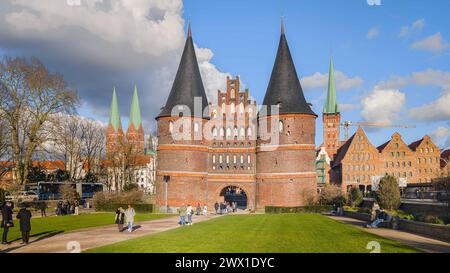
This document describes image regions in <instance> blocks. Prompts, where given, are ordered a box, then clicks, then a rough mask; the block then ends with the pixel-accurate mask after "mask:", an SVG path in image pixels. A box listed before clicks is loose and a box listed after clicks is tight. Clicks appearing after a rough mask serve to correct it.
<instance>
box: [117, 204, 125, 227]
mask: <svg viewBox="0 0 450 273" xmlns="http://www.w3.org/2000/svg"><path fill="white" fill-rule="evenodd" d="M124 223H125V211H124V210H123V208H122V207H120V208H118V209H117V210H116V224H117V227H118V228H119V232H123V224H124Z"/></svg>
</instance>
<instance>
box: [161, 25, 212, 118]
mask: <svg viewBox="0 0 450 273" xmlns="http://www.w3.org/2000/svg"><path fill="white" fill-rule="evenodd" d="M194 98H201V100H202V104H201V108H202V109H194ZM207 106H208V99H207V98H206V93H205V88H204V86H203V81H202V77H201V75H200V70H199V68H198V63H197V57H196V55H195V49H194V42H193V41H192V32H191V28H190V27H189V29H188V37H187V40H186V44H185V46H184V50H183V55H182V56H181V61H180V65H179V66H178V71H177V74H176V76H175V80H174V82H173V85H172V89H171V91H170V94H169V98H168V99H167V102H166V105H165V106H164V108H163V109H162V111H161V113H160V114H159V116H158V117H157V119H158V118H160V117H170V116H172V109H174V108H175V107H177V108H176V109H175V111H176V112H177V113H179V112H180V110H182V111H183V113H184V114H186V113H190V114H191V116H195V117H199V118H202V117H205V116H204V114H203V111H204V109H205V108H206V107H207Z"/></svg>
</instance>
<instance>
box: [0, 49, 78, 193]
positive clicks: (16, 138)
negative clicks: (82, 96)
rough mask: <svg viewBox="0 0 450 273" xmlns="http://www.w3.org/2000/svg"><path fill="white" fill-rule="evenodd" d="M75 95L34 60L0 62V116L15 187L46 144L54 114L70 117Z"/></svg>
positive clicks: (23, 179) (58, 78)
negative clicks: (3, 124)
mask: <svg viewBox="0 0 450 273" xmlns="http://www.w3.org/2000/svg"><path fill="white" fill-rule="evenodd" d="M77 103H78V96H77V94H76V92H75V91H73V90H71V89H69V88H68V86H67V83H66V82H65V81H64V78H63V76H61V75H59V74H52V73H50V72H49V71H48V70H47V68H46V67H45V66H44V65H43V64H42V62H41V61H39V60H38V59H37V58H31V60H27V59H24V58H20V57H16V58H10V57H5V58H4V59H3V60H2V61H1V62H0V112H2V113H3V116H4V120H5V121H6V124H7V130H8V131H9V132H10V134H11V136H10V137H11V148H12V160H13V161H14V163H15V173H16V180H17V183H18V184H20V185H24V184H25V183H26V181H27V179H28V172H29V167H30V165H31V158H32V156H33V154H34V152H35V150H36V149H37V148H38V147H39V146H40V145H42V144H43V143H44V142H46V141H47V140H48V139H49V137H50V135H49V133H50V132H49V131H48V130H47V128H48V126H46V125H48V124H49V123H52V122H54V119H52V117H53V115H54V114H56V113H61V112H62V113H73V112H74V111H75V106H76V105H77Z"/></svg>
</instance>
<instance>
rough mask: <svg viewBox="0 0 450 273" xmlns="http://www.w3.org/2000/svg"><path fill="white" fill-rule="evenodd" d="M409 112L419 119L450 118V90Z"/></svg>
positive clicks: (437, 119)
mask: <svg viewBox="0 0 450 273" xmlns="http://www.w3.org/2000/svg"><path fill="white" fill-rule="evenodd" d="M408 114H409V116H410V117H411V118H413V119H416V120H419V121H448V120H450V90H447V91H444V92H443V93H442V94H441V95H440V96H439V98H437V99H436V100H435V101H433V102H431V103H427V104H425V105H422V106H419V107H415V108H412V109H410V110H409V111H408Z"/></svg>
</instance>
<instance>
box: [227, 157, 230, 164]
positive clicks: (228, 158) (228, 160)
mask: <svg viewBox="0 0 450 273" xmlns="http://www.w3.org/2000/svg"><path fill="white" fill-rule="evenodd" d="M227 164H230V156H229V155H227Z"/></svg>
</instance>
